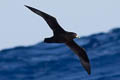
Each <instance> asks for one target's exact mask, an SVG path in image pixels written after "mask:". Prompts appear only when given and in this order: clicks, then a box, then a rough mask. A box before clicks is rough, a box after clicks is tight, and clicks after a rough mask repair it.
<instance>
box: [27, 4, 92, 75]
mask: <svg viewBox="0 0 120 80" xmlns="http://www.w3.org/2000/svg"><path fill="white" fill-rule="evenodd" d="M26 7H27V8H29V9H30V10H31V11H33V12H34V13H36V14H38V15H40V16H41V17H42V18H43V19H44V20H45V21H46V22H47V24H48V25H49V26H50V28H51V29H52V30H53V33H54V36H53V37H51V38H45V40H44V42H46V43H65V44H66V45H67V46H68V47H69V48H70V49H72V50H73V51H74V52H75V53H76V54H77V55H78V56H79V58H80V61H81V64H82V65H83V67H84V68H85V70H86V71H87V72H88V74H90V73H91V69H90V63H89V59H88V56H87V54H86V52H85V50H84V49H83V48H81V47H80V46H78V45H77V44H76V43H75V42H74V40H73V39H74V38H76V37H77V34H76V33H74V32H67V31H65V30H64V29H63V28H62V27H61V26H60V25H59V24H58V22H57V20H56V18H54V17H53V16H51V15H48V14H46V13H44V12H42V11H40V10H37V9H35V8H32V7H29V6H26Z"/></svg>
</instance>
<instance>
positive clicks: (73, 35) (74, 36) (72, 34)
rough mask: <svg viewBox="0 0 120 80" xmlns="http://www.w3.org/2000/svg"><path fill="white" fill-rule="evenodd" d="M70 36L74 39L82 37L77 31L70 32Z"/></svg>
mask: <svg viewBox="0 0 120 80" xmlns="http://www.w3.org/2000/svg"><path fill="white" fill-rule="evenodd" d="M69 36H70V37H72V38H73V39H74V38H80V37H79V36H78V35H77V34H76V33H74V32H69Z"/></svg>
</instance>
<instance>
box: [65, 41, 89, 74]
mask: <svg viewBox="0 0 120 80" xmlns="http://www.w3.org/2000/svg"><path fill="white" fill-rule="evenodd" d="M66 45H67V46H68V47H70V49H72V50H73V51H74V52H75V53H76V54H77V55H78V56H79V58H80V62H81V64H82V65H83V67H84V68H85V70H86V71H87V72H88V74H90V73H91V70H90V63H89V59H88V56H87V54H86V52H85V50H84V49H83V48H81V47H80V46H78V45H77V44H76V43H75V42H74V41H73V40H72V41H69V42H66Z"/></svg>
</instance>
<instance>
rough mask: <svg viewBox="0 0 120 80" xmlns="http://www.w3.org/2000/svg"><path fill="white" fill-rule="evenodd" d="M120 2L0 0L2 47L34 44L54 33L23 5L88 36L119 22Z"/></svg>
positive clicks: (117, 24) (112, 0) (70, 29)
mask: <svg viewBox="0 0 120 80" xmlns="http://www.w3.org/2000/svg"><path fill="white" fill-rule="evenodd" d="M119 3H120V1H119V0H99V1H98V0H84V1H83V0H75V1H74V0H60V1H58V0H52V1H50V0H19V1H16V0H12V1H10V0H1V1H0V10H1V11H0V50H1V49H5V48H11V47H15V46H22V45H24V46H28V45H33V44H36V43H39V42H41V41H43V40H44V38H45V37H50V36H52V31H51V30H50V28H49V27H48V25H47V23H46V22H45V21H44V20H43V19H42V18H41V17H39V16H38V15H36V14H34V13H32V12H31V11H30V10H28V9H27V8H26V7H24V5H29V6H32V7H34V8H37V9H39V10H42V11H44V12H46V13H48V14H50V15H52V16H54V17H56V18H57V20H58V22H59V23H60V25H61V26H62V27H63V28H64V29H65V30H68V31H73V32H76V33H77V34H78V35H79V36H88V35H91V34H93V33H99V32H107V31H109V30H111V29H112V28H115V27H119V26H120V5H119Z"/></svg>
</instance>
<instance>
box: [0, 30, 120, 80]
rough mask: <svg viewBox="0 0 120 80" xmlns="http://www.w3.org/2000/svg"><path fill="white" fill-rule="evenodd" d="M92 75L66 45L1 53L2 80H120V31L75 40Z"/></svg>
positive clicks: (45, 44)
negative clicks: (85, 56) (86, 59)
mask: <svg viewBox="0 0 120 80" xmlns="http://www.w3.org/2000/svg"><path fill="white" fill-rule="evenodd" d="M75 41H76V42H77V43H78V44H79V45H81V46H82V47H84V48H85V49H86V52H87V54H88V56H89V59H90V63H91V75H88V74H87V72H86V71H85V70H84V68H83V67H82V66H81V64H80V61H79V58H78V57H77V56H76V55H75V54H74V53H73V52H72V51H71V50H70V49H69V48H68V47H67V46H65V44H47V43H43V42H41V43H39V44H36V45H33V46H28V47H24V46H21V47H16V48H12V49H5V50H2V51H0V80H120V28H116V29H113V30H111V31H109V32H108V33H98V34H94V35H90V36H87V37H81V38H80V39H75Z"/></svg>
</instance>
